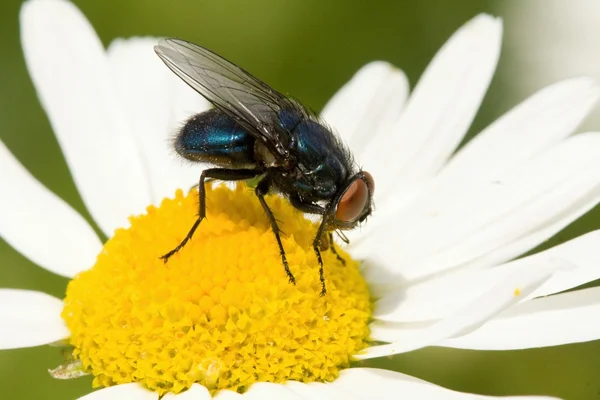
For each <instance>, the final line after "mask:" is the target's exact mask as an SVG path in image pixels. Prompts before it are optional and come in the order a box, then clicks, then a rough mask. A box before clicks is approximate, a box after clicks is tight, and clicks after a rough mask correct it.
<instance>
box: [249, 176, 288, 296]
mask: <svg viewBox="0 0 600 400" xmlns="http://www.w3.org/2000/svg"><path fill="white" fill-rule="evenodd" d="M270 184H271V182H270V179H269V177H268V176H266V177H265V178H264V179H263V180H262V181H260V182H258V185H257V186H256V189H255V190H254V193H255V194H256V197H258V200H259V201H260V205H261V206H262V207H263V209H264V210H265V214H267V218H268V219H269V224H271V230H272V231H273V233H274V234H275V239H276V240H277V245H278V246H279V255H281V262H282V263H283V268H284V269H285V274H286V275H287V277H288V279H289V280H290V282H291V283H292V284H294V285H295V284H296V278H294V274H292V271H291V270H290V266H289V265H288V262H287V257H286V256H285V249H284V248H283V244H282V243H281V236H280V234H279V233H280V232H281V230H280V229H279V226H278V225H277V220H276V219H275V215H273V211H271V209H270V208H269V205H268V204H267V202H266V201H265V195H266V194H267V193H268V192H269V186H270Z"/></svg>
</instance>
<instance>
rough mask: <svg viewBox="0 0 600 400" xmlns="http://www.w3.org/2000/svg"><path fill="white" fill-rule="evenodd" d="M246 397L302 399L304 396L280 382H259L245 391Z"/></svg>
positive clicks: (269, 399)
mask: <svg viewBox="0 0 600 400" xmlns="http://www.w3.org/2000/svg"><path fill="white" fill-rule="evenodd" d="M244 398H245V399H253V400H288V399H289V400H302V399H304V396H300V395H298V394H296V392H294V391H293V390H291V389H288V388H287V387H285V386H283V385H280V384H278V383H268V382H257V383H254V384H252V386H250V388H249V389H248V391H247V392H246V393H244Z"/></svg>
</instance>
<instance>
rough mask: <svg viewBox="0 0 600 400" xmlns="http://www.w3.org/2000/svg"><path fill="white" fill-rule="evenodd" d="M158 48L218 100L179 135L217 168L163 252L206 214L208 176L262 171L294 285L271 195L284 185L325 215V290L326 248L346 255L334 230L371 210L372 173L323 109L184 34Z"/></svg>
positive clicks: (208, 172)
mask: <svg viewBox="0 0 600 400" xmlns="http://www.w3.org/2000/svg"><path fill="white" fill-rule="evenodd" d="M154 50H155V51H156V54H157V55H158V56H159V57H160V58H161V59H162V61H163V62H164V63H165V64H166V65H167V66H168V67H169V68H170V69H171V70H172V71H173V72H174V73H175V74H176V75H177V76H179V77H180V78H181V79H182V80H183V81H184V82H185V83H187V84H188V85H189V86H190V87H192V88H193V89H194V90H195V91H197V92H198V93H199V94H201V95H202V96H204V97H205V98H206V99H207V100H208V101H210V102H211V103H212V104H213V105H214V106H215V108H214V109H211V110H209V111H206V112H203V113H200V114H197V115H195V116H193V117H191V118H190V119H189V120H188V121H187V122H186V124H185V125H184V127H183V128H182V129H181V130H180V131H179V133H178V135H177V136H176V138H175V140H174V147H175V150H176V151H177V153H178V154H179V155H181V156H182V157H184V158H186V159H188V160H191V161H196V162H201V163H208V164H209V165H211V168H208V169H205V170H203V171H202V173H201V174H200V182H199V189H198V191H199V196H200V201H199V210H198V218H197V219H196V221H195V222H194V224H193V225H192V227H191V229H190V230H189V232H188V234H187V235H186V236H185V238H184V239H183V240H182V241H181V243H180V244H179V245H178V246H177V247H175V248H174V249H172V250H171V251H169V252H168V253H166V254H165V255H163V256H162V257H161V258H162V259H163V260H164V261H165V262H167V261H168V259H169V258H170V257H171V256H172V255H173V254H175V253H177V252H178V251H179V250H181V249H182V248H183V247H184V246H185V245H186V243H187V242H188V241H189V240H190V239H191V238H192V236H193V235H194V232H195V231H196V229H197V228H198V226H199V225H200V223H201V222H202V220H203V219H204V217H205V216H206V189H205V187H204V184H205V182H206V181H207V180H211V179H218V180H222V181H240V180H249V179H253V178H254V179H256V178H260V180H259V181H258V183H257V184H256V187H255V189H254V191H255V194H256V197H257V198H258V201H259V202H260V204H261V205H262V207H263V209H264V211H265V213H266V215H267V218H268V220H269V223H270V225H271V229H272V230H273V233H274V235H275V239H276V240H277V244H278V246H279V254H280V255H281V261H282V264H283V267H284V268H285V273H286V274H287V276H288V278H289V280H290V282H291V283H293V284H295V283H296V279H295V278H294V275H293V274H292V271H291V270H290V267H289V265H288V261H287V258H286V254H285V249H284V248H283V245H282V243H281V237H280V234H281V231H280V229H279V226H278V225H277V220H276V218H275V215H273V212H272V211H271V209H270V208H269V206H268V205H267V203H266V201H265V197H264V196H265V195H266V194H267V193H268V192H269V191H274V192H277V193H279V194H281V195H283V196H284V197H286V198H287V199H288V200H289V201H290V203H291V204H292V205H293V206H294V207H295V208H297V209H298V210H300V211H302V212H304V213H308V214H317V215H320V216H321V222H320V224H319V228H318V230H317V234H316V236H315V238H314V240H313V243H312V247H313V250H314V252H315V255H316V257H317V261H318V262H319V278H320V281H321V296H323V295H325V293H326V288H325V277H324V271H323V259H322V258H321V251H322V250H324V249H326V248H327V247H330V248H331V249H332V251H333V252H334V253H335V254H336V256H337V257H338V259H340V260H341V261H342V262H344V260H343V259H342V258H341V257H340V256H339V255H338V254H337V252H336V251H335V248H334V247H333V238H332V232H333V231H335V230H338V232H339V233H340V237H342V238H343V239H345V236H344V235H343V233H341V231H340V230H346V229H353V228H355V227H356V226H357V225H358V224H359V223H361V222H363V221H364V220H365V219H366V218H367V217H368V216H369V215H370V214H371V211H372V205H373V191H374V189H375V184H374V181H373V177H372V176H371V175H370V174H369V173H368V172H366V171H362V170H361V169H360V168H358V166H357V165H356V163H355V162H354V159H353V156H352V153H351V152H350V150H349V149H348V148H347V147H346V146H345V144H344V143H343V142H342V141H341V140H340V138H339V137H338V136H337V135H335V134H334V133H333V132H332V131H331V130H330V129H329V128H328V127H327V126H326V125H325V124H324V123H323V122H322V121H320V120H319V118H318V117H317V116H316V115H314V114H313V113H312V112H310V111H309V110H308V109H307V108H306V107H304V106H303V105H302V104H300V103H299V102H298V101H297V100H294V99H292V98H289V97H286V96H284V95H282V94H281V93H279V92H277V91H275V90H274V89H272V88H271V87H269V86H268V85H267V84H265V83H264V82H262V81H260V80H259V79H257V78H255V77H254V76H252V75H251V74H249V73H248V72H246V71H245V70H243V69H242V68H240V67H238V66H236V65H235V64H233V63H231V62H229V61H227V60H226V59H224V58H223V57H221V56H219V55H217V54H215V53H213V52H212V51H210V50H208V49H205V48H203V47H200V46H198V45H195V44H193V43H190V42H187V41H184V40H179V39H164V40H161V41H160V42H159V44H158V45H157V46H155V47H154ZM345 240H346V241H347V239H345ZM344 263H345V262H344Z"/></svg>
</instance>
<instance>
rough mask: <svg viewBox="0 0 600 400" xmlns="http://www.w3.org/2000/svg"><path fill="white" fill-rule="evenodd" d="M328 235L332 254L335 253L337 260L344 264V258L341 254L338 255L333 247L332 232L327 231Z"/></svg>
mask: <svg viewBox="0 0 600 400" xmlns="http://www.w3.org/2000/svg"><path fill="white" fill-rule="evenodd" d="M328 236H329V247H330V248H331V252H332V253H333V254H335V256H336V257H337V259H338V261H339V262H341V263H342V265H346V260H344V259H343V258H342V256H340V254H339V253H338V252H337V250H336V249H335V243H334V242H333V233H332V232H329V233H328Z"/></svg>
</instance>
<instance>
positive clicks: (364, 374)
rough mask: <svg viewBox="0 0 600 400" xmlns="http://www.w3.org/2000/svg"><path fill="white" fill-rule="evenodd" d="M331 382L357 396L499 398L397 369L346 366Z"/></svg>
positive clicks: (533, 399)
mask: <svg viewBox="0 0 600 400" xmlns="http://www.w3.org/2000/svg"><path fill="white" fill-rule="evenodd" d="M331 386H334V387H336V388H341V389H343V390H344V391H345V392H346V393H349V394H350V393H351V394H353V395H354V396H357V397H359V398H361V399H381V400H388V399H389V400H396V399H399V398H402V399H411V400H430V399H440V400H445V399H449V400H459V399H465V400H474V399H499V398H498V397H492V396H482V395H476V394H471V393H461V392H456V391H454V390H450V389H446V388H443V387H441V386H437V385H434V384H433V383H429V382H426V381H423V380H421V379H418V378H414V377H412V376H409V375H404V374H401V373H399V372H394V371H388V370H383V369H375V368H350V369H346V370H343V371H342V372H341V374H340V377H339V378H338V379H336V380H335V381H334V382H332V383H331ZM342 399H343V397H342ZM502 399H507V400H508V399H515V400H516V399H527V400H542V399H546V400H548V399H551V397H545V396H526V397H525V396H524V397H520V396H518V397H517V396H511V397H502Z"/></svg>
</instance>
